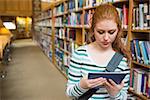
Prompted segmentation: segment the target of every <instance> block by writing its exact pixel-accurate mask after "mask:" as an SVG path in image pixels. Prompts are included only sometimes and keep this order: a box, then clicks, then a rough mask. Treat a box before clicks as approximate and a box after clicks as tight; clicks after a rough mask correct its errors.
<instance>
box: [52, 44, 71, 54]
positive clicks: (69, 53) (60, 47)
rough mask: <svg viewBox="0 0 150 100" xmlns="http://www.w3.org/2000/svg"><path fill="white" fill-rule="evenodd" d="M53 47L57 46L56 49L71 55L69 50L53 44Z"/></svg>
mask: <svg viewBox="0 0 150 100" xmlns="http://www.w3.org/2000/svg"><path fill="white" fill-rule="evenodd" d="M55 47H56V48H58V49H60V50H61V51H63V52H64V53H66V54H68V55H71V53H70V52H69V51H66V50H64V49H63V48H61V47H58V46H56V45H55Z"/></svg>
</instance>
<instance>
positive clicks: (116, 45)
mask: <svg viewBox="0 0 150 100" xmlns="http://www.w3.org/2000/svg"><path fill="white" fill-rule="evenodd" d="M105 19H107V20H114V21H115V22H116V24H117V27H118V34H117V36H116V39H115V40H114V42H113V43H112V47H113V49H114V50H115V51H117V52H119V53H121V54H123V55H124V56H125V57H126V58H127V59H128V60H130V59H131V55H130V52H129V50H127V48H126V47H125V46H124V44H123V43H122V41H121V37H122V35H123V34H122V33H123V32H122V26H121V25H122V24H121V20H120V18H119V14H118V11H117V9H116V8H115V7H114V6H113V5H112V4H101V5H99V6H98V7H97V8H96V10H95V13H94V14H93V17H92V23H91V28H90V35H89V36H90V37H89V41H90V42H93V41H95V39H93V37H94V28H95V26H96V23H97V22H99V21H101V20H105Z"/></svg>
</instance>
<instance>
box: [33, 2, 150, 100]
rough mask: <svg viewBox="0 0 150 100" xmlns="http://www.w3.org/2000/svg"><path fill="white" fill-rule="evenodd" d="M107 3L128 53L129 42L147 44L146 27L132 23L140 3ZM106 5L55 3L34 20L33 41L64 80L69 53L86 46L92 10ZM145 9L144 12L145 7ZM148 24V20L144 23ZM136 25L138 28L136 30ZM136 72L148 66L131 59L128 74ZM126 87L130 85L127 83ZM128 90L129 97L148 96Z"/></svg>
mask: <svg viewBox="0 0 150 100" xmlns="http://www.w3.org/2000/svg"><path fill="white" fill-rule="evenodd" d="M108 1H109V3H112V4H113V5H114V6H116V8H117V10H118V12H119V14H120V18H121V19H122V27H123V38H127V43H126V44H127V47H128V49H132V47H131V41H133V40H136V39H137V40H142V43H143V41H148V40H149V35H150V28H149V26H148V25H149V24H143V26H142V25H141V22H140V23H138V24H137V22H136V20H137V19H135V18H137V17H135V14H136V13H135V12H136V11H135V9H137V8H139V4H140V3H141V2H139V1H140V0H112V1H113V2H112V1H111V0H108ZM108 1H107V0H104V1H102V0H100V1H99V0H98V2H97V1H96V0H62V1H59V2H56V3H55V4H54V5H53V6H52V7H50V8H49V9H47V10H45V11H43V12H41V13H40V14H39V15H38V17H36V22H35V23H36V24H35V30H36V37H37V41H38V42H39V45H40V47H41V48H42V50H43V51H44V52H45V53H46V54H47V56H48V57H49V58H50V59H51V61H52V62H53V64H54V65H55V66H56V68H58V70H59V71H60V72H61V73H62V74H63V75H64V76H65V77H66V78H67V73H68V72H67V69H68V68H69V66H68V64H69V60H70V56H71V54H72V52H73V51H74V50H75V49H76V48H77V47H78V46H81V45H84V44H87V43H88V41H87V37H88V35H89V29H90V22H91V18H92V15H93V13H94V10H95V8H96V6H98V5H99V4H101V3H108ZM110 1H111V2H110ZM148 2H149V0H144V2H143V3H147V4H148ZM145 8H147V10H148V7H145ZM140 14H141V13H140ZM147 15H148V14H147ZM136 16H137V15H136ZM138 16H140V15H138ZM143 16H144V15H143ZM140 18H141V17H140ZM140 18H139V19H140ZM144 18H145V17H143V19H144ZM147 18H149V17H147ZM148 21H150V20H149V19H148ZM148 21H147V22H148ZM143 22H144V21H143ZM138 25H140V27H139V26H138ZM146 25H147V26H146ZM141 27H143V28H141ZM136 68H138V69H140V70H143V71H147V70H149V69H150V65H149V64H145V63H139V62H138V61H137V60H135V59H133V60H132V61H131V72H133V71H134V70H135V69H136ZM144 73H145V72H144ZM144 75H145V74H144ZM146 75H148V76H145V77H146V78H145V79H146V80H148V78H147V77H150V76H149V73H148V74H147V72H146ZM131 76H132V75H131ZM132 81H133V79H132ZM148 81H149V80H148ZM130 84H132V83H131V82H130ZM145 84H147V83H145ZM130 86H131V87H130V89H129V91H130V92H131V93H132V94H134V95H136V96H137V97H138V98H141V99H144V100H146V99H148V95H145V94H144V95H143V93H141V92H139V91H136V90H135V87H133V86H132V85H130ZM142 91H143V90H142Z"/></svg>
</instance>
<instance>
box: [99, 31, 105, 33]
mask: <svg viewBox="0 0 150 100" xmlns="http://www.w3.org/2000/svg"><path fill="white" fill-rule="evenodd" d="M97 32H98V33H99V34H103V33H105V31H97Z"/></svg>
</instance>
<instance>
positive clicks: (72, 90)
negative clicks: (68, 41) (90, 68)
mask: <svg viewBox="0 0 150 100" xmlns="http://www.w3.org/2000/svg"><path fill="white" fill-rule="evenodd" d="M82 56H84V54H83V53H82V51H80V50H79V51H78V50H76V51H75V52H74V53H73V54H72V57H71V59H70V65H69V70H68V83H67V90H66V93H67V95H68V96H71V97H72V96H73V97H79V96H80V95H82V94H83V93H85V92H86V91H87V90H86V89H82V88H81V87H80V86H79V82H80V79H81V78H82V75H81V66H82V64H81V61H82Z"/></svg>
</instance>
